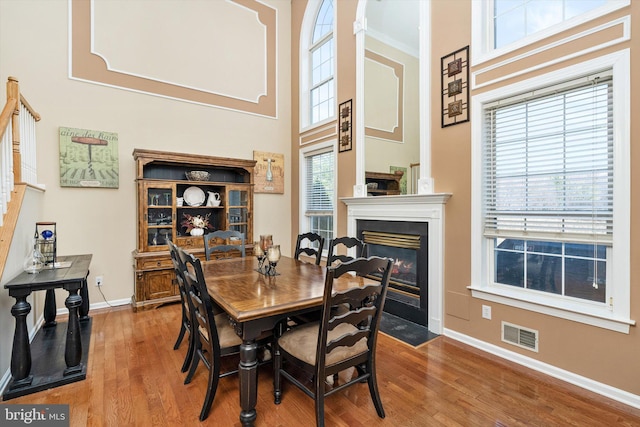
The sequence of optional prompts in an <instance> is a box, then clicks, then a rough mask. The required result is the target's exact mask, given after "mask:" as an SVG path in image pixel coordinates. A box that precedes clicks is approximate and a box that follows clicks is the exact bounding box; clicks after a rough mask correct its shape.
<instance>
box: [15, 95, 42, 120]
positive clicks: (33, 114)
mask: <svg viewBox="0 0 640 427" xmlns="http://www.w3.org/2000/svg"><path fill="white" fill-rule="evenodd" d="M20 102H21V103H22V105H24V107H25V108H26V109H27V111H28V112H29V113H30V114H31V115H32V116H33V118H34V120H35V121H36V122H39V121H40V114H38V113H36V111H35V110H34V109H33V108H32V107H31V104H29V102H28V101H27V99H26V98H25V97H24V96H22V94H20Z"/></svg>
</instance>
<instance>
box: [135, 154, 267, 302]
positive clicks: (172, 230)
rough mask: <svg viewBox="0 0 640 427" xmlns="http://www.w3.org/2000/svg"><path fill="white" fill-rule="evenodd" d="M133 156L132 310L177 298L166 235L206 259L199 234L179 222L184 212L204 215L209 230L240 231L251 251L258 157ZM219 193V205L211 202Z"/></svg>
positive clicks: (190, 214)
mask: <svg viewBox="0 0 640 427" xmlns="http://www.w3.org/2000/svg"><path fill="white" fill-rule="evenodd" d="M133 158H134V160H135V162H136V183H137V194H138V200H137V215H138V229H137V232H138V234H137V236H138V238H137V240H138V242H137V247H136V250H134V251H133V263H134V270H135V273H134V274H135V277H134V283H135V293H134V295H133V298H132V305H133V309H134V311H135V310H138V309H146V308H152V307H156V306H158V305H159V304H163V303H166V302H171V301H175V300H178V299H179V298H180V295H179V292H178V285H177V283H176V280H175V274H174V272H173V264H172V262H171V257H170V255H169V246H168V244H167V241H168V240H172V241H173V242H175V243H176V244H177V245H178V246H180V247H182V248H184V249H186V250H187V251H188V252H190V253H192V254H194V255H196V256H197V257H199V258H201V259H204V239H203V237H202V236H201V235H200V236H192V235H191V234H190V233H188V232H187V230H186V227H184V226H183V225H182V222H183V221H184V219H185V218H187V217H188V216H191V217H195V216H200V217H202V218H207V219H208V221H209V223H210V224H211V226H213V230H237V231H240V232H242V233H244V235H245V245H246V248H247V252H248V254H250V253H251V249H252V247H253V244H252V242H253V173H254V167H255V164H256V162H255V160H244V159H231V158H223V157H212V156H202V155H194V154H183V153H173V152H164V151H154V150H141V149H135V150H134V151H133ZM192 171H203V172H204V173H203V175H205V176H204V177H193V176H192V175H189V173H190V172H192ZM194 178H195V179H197V180H194ZM218 198H219V199H220V202H219V205H218V206H214V205H215V204H216V203H215V202H214V203H209V201H210V199H212V200H215V199H218ZM211 231H212V230H211ZM220 243H222V242H220ZM225 243H228V244H233V242H225Z"/></svg>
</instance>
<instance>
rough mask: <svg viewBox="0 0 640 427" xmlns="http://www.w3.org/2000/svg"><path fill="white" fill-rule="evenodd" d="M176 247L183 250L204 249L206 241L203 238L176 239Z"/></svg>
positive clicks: (187, 237)
mask: <svg viewBox="0 0 640 427" xmlns="http://www.w3.org/2000/svg"><path fill="white" fill-rule="evenodd" d="M176 245H178V246H180V247H181V248H187V249H188V248H203V247H204V239H203V238H202V236H198V237H190V236H186V237H176Z"/></svg>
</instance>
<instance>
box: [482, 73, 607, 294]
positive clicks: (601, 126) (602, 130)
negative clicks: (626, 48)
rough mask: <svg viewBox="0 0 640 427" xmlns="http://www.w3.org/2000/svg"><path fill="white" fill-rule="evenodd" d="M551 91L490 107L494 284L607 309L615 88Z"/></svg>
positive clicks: (591, 81) (569, 86)
mask: <svg viewBox="0 0 640 427" xmlns="http://www.w3.org/2000/svg"><path fill="white" fill-rule="evenodd" d="M585 80H586V81H585ZM546 91H547V92H548V94H547V95H536V96H527V95H525V96H521V97H516V98H515V99H512V100H501V101H500V102H499V103H497V104H495V105H489V106H486V107H485V111H484V116H485V118H484V119H485V123H484V128H485V132H486V133H485V137H484V139H485V152H484V161H483V163H484V165H485V169H484V182H485V186H484V192H483V193H484V195H485V198H484V207H485V208H484V209H485V216H484V234H485V236H486V237H487V238H489V239H492V240H493V242H494V259H495V264H494V267H495V277H494V281H495V282H497V283H501V284H505V285H511V286H518V287H521V288H527V289H535V290H538V291H542V292H552V293H555V294H559V295H564V296H571V297H575V298H582V299H586V300H591V301H597V302H599V303H604V302H605V296H606V294H607V292H606V290H607V289H606V288H607V280H606V268H607V262H606V259H607V257H606V253H607V248H608V247H610V246H611V241H612V239H611V237H612V232H613V190H614V183H613V127H612V119H613V111H612V103H611V99H612V95H611V94H612V79H611V77H610V76H607V75H606V74H605V75H602V74H598V75H596V76H589V77H588V78H585V79H580V80H578V81H575V82H570V83H566V84H563V85H560V86H559V87H553V88H547V90H546Z"/></svg>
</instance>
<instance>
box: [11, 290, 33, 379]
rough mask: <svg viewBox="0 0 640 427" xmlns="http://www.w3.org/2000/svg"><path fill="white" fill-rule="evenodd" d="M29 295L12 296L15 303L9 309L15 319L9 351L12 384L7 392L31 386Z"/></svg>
mask: <svg viewBox="0 0 640 427" xmlns="http://www.w3.org/2000/svg"><path fill="white" fill-rule="evenodd" d="M28 295H29V294H28V293H27V294H21V295H13V296H14V298H15V299H16V303H15V304H14V305H13V307H11V314H12V315H13V317H15V319H16V329H15V332H14V334H13V348H12V349H11V378H12V380H13V382H12V383H11V385H10V386H9V390H13V389H17V388H20V387H25V386H28V385H31V382H32V381H33V376H32V375H29V374H30V373H31V346H30V345H29V334H28V333H27V315H28V314H29V312H30V311H31V304H29V303H28V302H27V296H28Z"/></svg>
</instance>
